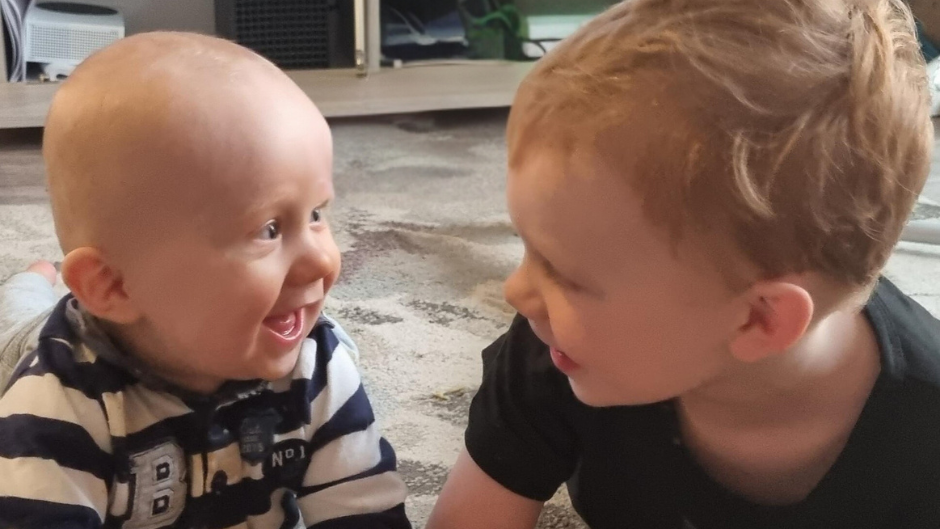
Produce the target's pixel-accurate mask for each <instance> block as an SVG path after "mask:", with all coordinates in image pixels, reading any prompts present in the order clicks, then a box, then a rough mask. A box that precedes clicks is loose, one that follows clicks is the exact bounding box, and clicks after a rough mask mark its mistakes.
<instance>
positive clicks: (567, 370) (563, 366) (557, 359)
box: [549, 347, 581, 375]
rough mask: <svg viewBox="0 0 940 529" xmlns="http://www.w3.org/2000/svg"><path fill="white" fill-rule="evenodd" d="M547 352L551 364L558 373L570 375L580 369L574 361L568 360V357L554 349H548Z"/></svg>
mask: <svg viewBox="0 0 940 529" xmlns="http://www.w3.org/2000/svg"><path fill="white" fill-rule="evenodd" d="M549 352H550V354H551V357H552V363H554V364H555V367H557V368H558V370H559V371H561V372H562V373H564V374H566V375H570V374H571V373H573V372H575V371H577V370H578V369H579V368H580V367H581V366H580V365H578V364H577V363H576V362H575V361H574V360H572V359H570V358H568V355H566V354H565V353H563V352H561V351H559V350H558V349H555V348H554V347H550V348H549Z"/></svg>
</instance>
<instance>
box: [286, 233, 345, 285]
mask: <svg viewBox="0 0 940 529" xmlns="http://www.w3.org/2000/svg"><path fill="white" fill-rule="evenodd" d="M328 246H331V245H328V244H326V243H324V242H322V241H317V240H315V239H314V238H312V237H311V240H308V241H307V242H306V244H304V246H303V249H302V251H301V252H299V253H298V255H297V257H296V259H294V262H293V263H292V265H291V269H290V273H289V274H288V278H287V281H288V283H291V284H294V285H306V284H309V283H313V282H315V281H319V280H321V279H323V278H325V277H328V276H330V275H332V274H333V272H334V270H335V269H336V267H337V263H336V259H335V258H334V255H333V254H334V253H336V252H332V251H330V250H331V248H329V247H328Z"/></svg>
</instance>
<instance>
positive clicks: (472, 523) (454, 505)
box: [426, 450, 542, 529]
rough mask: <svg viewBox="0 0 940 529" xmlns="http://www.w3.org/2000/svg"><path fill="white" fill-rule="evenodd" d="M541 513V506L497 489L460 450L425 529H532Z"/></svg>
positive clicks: (502, 489)
mask: <svg viewBox="0 0 940 529" xmlns="http://www.w3.org/2000/svg"><path fill="white" fill-rule="evenodd" d="M541 512H542V502H540V501H538V500H532V499H529V498H526V497H525V496H520V495H518V494H516V493H515V492H512V491H511V490H509V489H507V488H506V487H504V486H502V485H500V484H499V482H497V481H496V480H494V479H493V478H491V477H490V476H489V475H487V474H486V472H484V471H483V470H482V469H481V468H480V467H479V466H478V465H477V464H476V463H475V462H474V461H473V459H472V458H471V457H470V454H469V453H467V451H466V450H464V451H463V452H461V454H460V457H458V458H457V463H456V464H455V465H454V468H453V470H451V472H450V476H448V478H447V483H445V484H444V490H442V491H441V495H440V497H439V498H438V500H437V504H436V505H435V506H434V511H433V512H432V513H431V519H430V520H428V525H427V527H426V529H532V528H533V527H535V524H536V522H538V519H539V514H541Z"/></svg>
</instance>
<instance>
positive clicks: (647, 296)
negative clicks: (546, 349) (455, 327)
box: [506, 146, 738, 406]
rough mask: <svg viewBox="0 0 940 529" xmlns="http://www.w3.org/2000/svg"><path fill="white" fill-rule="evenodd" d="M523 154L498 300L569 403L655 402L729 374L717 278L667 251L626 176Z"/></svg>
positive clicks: (545, 154)
mask: <svg viewBox="0 0 940 529" xmlns="http://www.w3.org/2000/svg"><path fill="white" fill-rule="evenodd" d="M531 148H533V149H537V151H533V152H532V153H531V155H529V156H528V157H526V158H525V159H524V161H522V162H521V163H520V164H519V166H518V167H515V168H513V170H511V171H510V175H509V182H508V199H509V210H510V214H511V216H512V221H513V224H514V226H515V227H516V229H517V230H518V232H519V234H520V236H521V237H522V239H523V241H524V243H525V257H524V258H523V261H522V263H521V264H520V266H519V268H518V269H517V270H516V271H515V272H514V273H513V275H512V276H511V277H510V278H509V280H508V281H507V283H506V297H507V300H508V301H509V303H510V304H512V305H513V306H514V307H515V308H516V309H517V310H518V311H519V312H520V313H521V314H522V315H523V316H525V317H526V318H528V320H529V322H530V324H531V326H532V328H533V330H534V331H535V333H536V335H537V336H538V337H539V338H540V339H541V340H542V341H543V342H545V343H546V344H548V345H549V346H550V348H551V353H550V354H551V355H552V360H553V361H554V363H555V365H556V366H557V367H558V368H559V370H561V371H562V372H563V373H564V374H565V375H567V376H568V379H569V382H570V384H571V387H572V389H573V391H574V393H575V395H576V396H577V397H578V398H579V399H580V400H581V401H582V402H584V403H586V404H589V405H595V406H610V405H624V404H643V403H650V402H657V401H662V400H666V399H670V398H673V397H676V396H679V395H681V394H683V393H685V392H687V391H690V390H692V389H693V388H696V387H699V386H700V385H702V384H705V383H706V382H708V381H709V380H713V379H715V378H716V377H718V376H719V375H720V374H721V373H723V372H725V370H726V369H727V368H728V366H729V365H730V364H729V363H730V361H731V355H730V353H728V350H727V347H726V346H727V343H726V339H727V337H728V332H729V330H730V329H733V328H734V324H735V320H734V318H735V317H737V314H738V312H737V311H736V308H735V307H734V306H733V304H732V303H731V300H732V294H731V292H729V291H728V290H727V288H726V287H725V285H724V283H723V282H722V281H721V280H720V277H719V276H718V274H717V273H711V272H710V271H708V270H706V267H703V266H700V264H699V263H696V262H695V259H694V258H693V257H692V255H690V254H689V253H687V252H686V249H685V248H683V247H681V246H680V248H679V252H678V254H676V252H674V249H673V245H672V244H671V243H670V241H669V237H668V235H667V234H666V233H665V232H664V230H662V229H660V228H658V227H655V226H653V225H652V224H651V223H650V222H649V221H647V220H646V219H645V216H644V214H643V212H642V211H641V209H642V202H641V201H640V200H639V198H638V197H637V196H636V195H635V193H633V192H632V191H631V189H630V188H629V186H628V185H627V184H626V183H625V182H624V180H623V179H624V178H627V177H629V175H623V174H618V173H617V172H615V171H612V170H610V169H609V168H607V167H604V166H603V165H602V164H600V163H599V162H597V161H596V160H592V159H590V156H588V157H585V156H581V157H580V158H576V159H574V160H565V159H562V156H561V155H559V154H558V152H559V151H558V149H552V148H548V147H538V146H534V147H531ZM569 162H570V163H569Z"/></svg>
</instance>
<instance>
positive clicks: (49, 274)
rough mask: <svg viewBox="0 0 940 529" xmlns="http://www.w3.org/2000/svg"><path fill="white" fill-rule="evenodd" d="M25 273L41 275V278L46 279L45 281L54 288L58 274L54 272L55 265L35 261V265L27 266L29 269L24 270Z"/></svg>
mask: <svg viewBox="0 0 940 529" xmlns="http://www.w3.org/2000/svg"><path fill="white" fill-rule="evenodd" d="M26 271H27V272H32V273H34V274H39V275H41V276H42V277H44V278H46V280H47V281H49V284H50V285H52V286H55V283H56V275H57V274H58V272H56V269H55V265H53V264H52V263H50V262H49V261H36V262H35V263H33V264H31V265H29V267H28V268H26Z"/></svg>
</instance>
